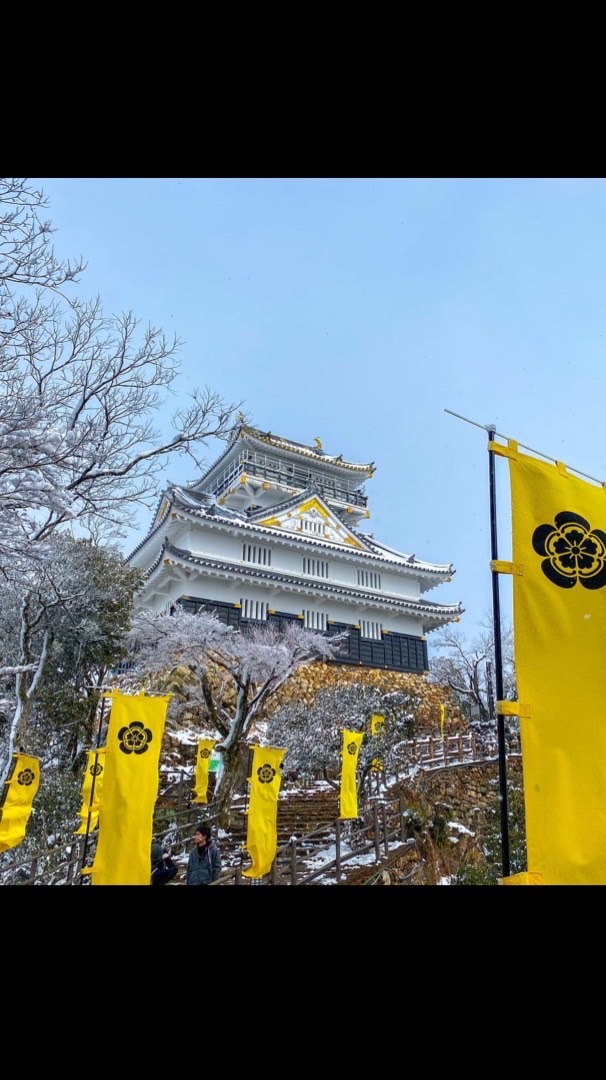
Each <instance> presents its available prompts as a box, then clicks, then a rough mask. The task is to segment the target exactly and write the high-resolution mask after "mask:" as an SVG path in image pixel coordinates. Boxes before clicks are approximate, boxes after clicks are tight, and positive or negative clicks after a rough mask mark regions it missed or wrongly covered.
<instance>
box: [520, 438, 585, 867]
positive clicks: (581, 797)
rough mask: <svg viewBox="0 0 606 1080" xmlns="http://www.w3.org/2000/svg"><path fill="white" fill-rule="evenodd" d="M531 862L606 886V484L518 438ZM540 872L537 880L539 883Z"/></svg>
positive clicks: (523, 710) (524, 722)
mask: <svg viewBox="0 0 606 1080" xmlns="http://www.w3.org/2000/svg"><path fill="white" fill-rule="evenodd" d="M507 456H509V457H510V476H511V499H512V522H513V570H514V574H513V602H514V646H515V669H516V679H517V685H518V704H517V710H518V711H519V716H520V732H521V740H522V765H523V774H524V800H525V811H526V837H527V850H528V858H527V870H528V877H529V880H528V881H527V882H524V879H523V877H522V883H527V884H531V883H533V884H534V883H536V882H537V881H542V883H543V884H544V885H605V884H606V663H605V662H604V656H605V651H606V490H605V489H604V488H600V487H597V486H596V485H592V484H590V483H587V482H586V481H584V480H581V479H579V478H578V477H576V476H573V475H572V474H571V473H569V472H568V471H567V470H566V468H565V467H564V466H563V465H562V464H560V463H556V464H549V463H548V462H544V461H540V460H538V459H536V458H531V457H527V456H524V455H523V454H520V453H518V452H517V448H516V446H515V444H510V447H509V451H508V455H507ZM531 879H532V880H531Z"/></svg>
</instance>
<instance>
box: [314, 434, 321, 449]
mask: <svg viewBox="0 0 606 1080" xmlns="http://www.w3.org/2000/svg"><path fill="white" fill-rule="evenodd" d="M314 442H315V444H316V450H322V440H321V438H320V436H319V435H316V437H315V439H314Z"/></svg>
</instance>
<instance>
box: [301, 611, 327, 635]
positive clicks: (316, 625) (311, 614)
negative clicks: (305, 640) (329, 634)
mask: <svg viewBox="0 0 606 1080" xmlns="http://www.w3.org/2000/svg"><path fill="white" fill-rule="evenodd" d="M303 616H304V620H305V622H304V625H305V626H306V627H307V629H308V630H321V631H325V630H326V627H327V622H326V619H327V616H326V612H325V611H304V612H303Z"/></svg>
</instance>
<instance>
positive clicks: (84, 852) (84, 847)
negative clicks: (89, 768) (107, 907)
mask: <svg viewBox="0 0 606 1080" xmlns="http://www.w3.org/2000/svg"><path fill="white" fill-rule="evenodd" d="M104 714H105V695H102V697H101V709H100V712H99V726H98V728H97V746H96V747H95V749H96V750H98V749H99V747H100V746H101V733H102V731H103V717H104ZM98 760H99V755H98V754H95V765H96V764H97V762H98ZM96 778H97V777H96V773H93V781H92V784H91V789H90V798H89V801H88V817H87V819H86V832H85V834H84V844H83V845H82V859H81V868H82V867H83V866H84V865H85V863H86V856H87V853H88V838H89V835H90V819H91V807H92V805H93V800H94V795H95V780H96ZM80 884H81V885H83V884H84V877H83V876H82V875H81V876H80Z"/></svg>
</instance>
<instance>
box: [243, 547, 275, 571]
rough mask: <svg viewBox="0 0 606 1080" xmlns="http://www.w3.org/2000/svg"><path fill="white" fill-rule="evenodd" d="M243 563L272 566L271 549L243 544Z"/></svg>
mask: <svg viewBox="0 0 606 1080" xmlns="http://www.w3.org/2000/svg"><path fill="white" fill-rule="evenodd" d="M242 561H243V562H250V563H256V564H257V566H271V548H267V547H261V546H260V545H259V544H242Z"/></svg>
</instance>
